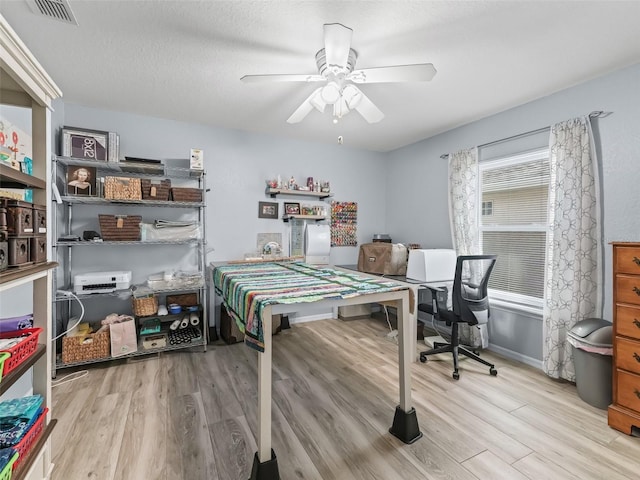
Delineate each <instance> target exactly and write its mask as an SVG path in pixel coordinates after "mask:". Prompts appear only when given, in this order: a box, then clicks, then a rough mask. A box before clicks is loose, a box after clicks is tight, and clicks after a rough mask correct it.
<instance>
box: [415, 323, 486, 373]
mask: <svg viewBox="0 0 640 480" xmlns="http://www.w3.org/2000/svg"><path fill="white" fill-rule="evenodd" d="M455 333H456V334H457V332H455ZM447 352H449V353H453V375H452V376H453V378H454V380H458V379H459V378H460V373H459V372H458V355H460V354H462V355H464V356H465V357H469V358H471V359H473V360H475V361H476V362H480V363H482V364H483V365H486V366H487V367H489V373H490V374H491V375H492V376H493V377H495V376H496V375H498V371H497V370H496V367H495V365H494V364H492V363H489V362H487V361H486V360H485V359H484V358H480V356H479V355H477V354H475V353H473V352H472V351H471V350H468V349H466V348H465V347H463V346H461V345H451V344H450V343H438V342H434V343H433V348H432V349H431V350H427V351H426V352H420V361H421V362H422V363H425V362H426V361H427V356H428V355H437V354H438V353H447Z"/></svg>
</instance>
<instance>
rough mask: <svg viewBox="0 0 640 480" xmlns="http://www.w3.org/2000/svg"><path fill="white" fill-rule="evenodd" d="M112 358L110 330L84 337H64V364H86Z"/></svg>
mask: <svg viewBox="0 0 640 480" xmlns="http://www.w3.org/2000/svg"><path fill="white" fill-rule="evenodd" d="M110 356H111V338H110V337H109V329H108V328H107V329H105V330H104V331H102V332H97V333H90V334H89V335H86V336H84V337H62V361H63V362H64V363H76V362H85V361H87V360H95V359H98V358H108V357H110Z"/></svg>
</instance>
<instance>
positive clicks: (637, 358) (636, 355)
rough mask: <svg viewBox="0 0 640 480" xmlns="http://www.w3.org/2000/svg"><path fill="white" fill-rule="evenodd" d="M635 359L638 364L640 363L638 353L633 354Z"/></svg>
mask: <svg viewBox="0 0 640 480" xmlns="http://www.w3.org/2000/svg"><path fill="white" fill-rule="evenodd" d="M633 358H635V359H636V362H638V363H640V355H638V354H637V353H636V352H633Z"/></svg>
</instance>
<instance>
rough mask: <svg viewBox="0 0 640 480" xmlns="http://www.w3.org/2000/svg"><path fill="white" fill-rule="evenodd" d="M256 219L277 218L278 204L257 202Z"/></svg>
mask: <svg viewBox="0 0 640 480" xmlns="http://www.w3.org/2000/svg"><path fill="white" fill-rule="evenodd" d="M258 218H278V204H277V203H275V202H258Z"/></svg>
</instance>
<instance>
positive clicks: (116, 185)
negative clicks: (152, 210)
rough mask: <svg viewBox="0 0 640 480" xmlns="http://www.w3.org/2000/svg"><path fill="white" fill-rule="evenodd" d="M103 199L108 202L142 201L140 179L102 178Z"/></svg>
mask: <svg viewBox="0 0 640 480" xmlns="http://www.w3.org/2000/svg"><path fill="white" fill-rule="evenodd" d="M104 198H106V199H109V200H142V187H141V183H140V179H139V178H129V177H104Z"/></svg>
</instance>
